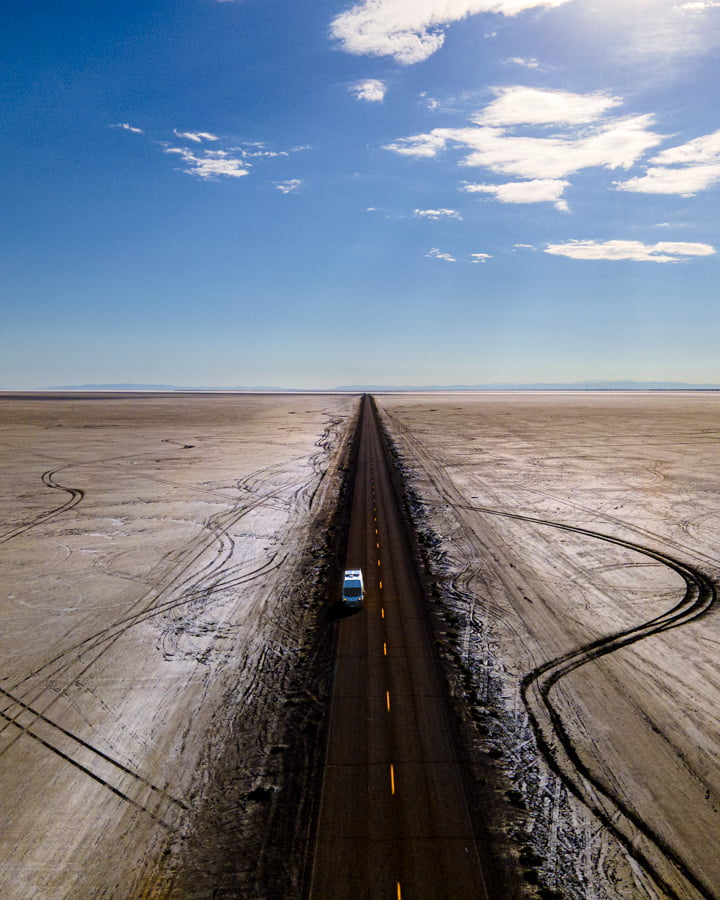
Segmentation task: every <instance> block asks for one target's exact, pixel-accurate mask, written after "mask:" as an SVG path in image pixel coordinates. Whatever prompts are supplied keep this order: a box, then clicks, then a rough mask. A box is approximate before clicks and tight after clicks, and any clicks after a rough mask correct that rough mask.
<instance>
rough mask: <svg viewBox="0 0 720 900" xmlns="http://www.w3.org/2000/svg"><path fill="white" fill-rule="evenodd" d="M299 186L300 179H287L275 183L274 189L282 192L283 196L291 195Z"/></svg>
mask: <svg viewBox="0 0 720 900" xmlns="http://www.w3.org/2000/svg"><path fill="white" fill-rule="evenodd" d="M301 184H302V179H301V178H288V179H287V180H286V181H276V182H275V188H276V190H278V191H282V193H283V194H292V192H293V191H296V190H297V189H298V188H299V187H300V185H301Z"/></svg>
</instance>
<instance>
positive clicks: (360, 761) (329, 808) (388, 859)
mask: <svg viewBox="0 0 720 900" xmlns="http://www.w3.org/2000/svg"><path fill="white" fill-rule="evenodd" d="M360 428H361V435H360V447H359V454H358V463H357V465H358V470H357V473H356V480H355V493H354V499H353V507H352V514H351V525H350V535H349V544H348V555H347V562H346V568H361V569H362V570H363V574H364V577H365V589H366V596H365V605H364V609H363V610H362V611H360V612H357V613H354V614H352V615H349V616H347V617H346V618H344V619H343V620H342V621H341V622H340V623H339V626H338V627H339V636H338V651H337V664H336V670H335V679H334V685H333V692H332V699H331V705H330V721H329V730H328V747H327V756H326V764H325V774H324V780H323V787H322V795H321V800H320V811H319V821H318V830H317V834H316V846H315V857H314V862H313V869H312V876H311V883H310V890H309V895H310V897H311V898H312V900H330V898H332V900H342V898H348V900H350V898H352V900H360V898H373V900H375V898H392V900H415V898H423V900H425V898H427V900H431V898H443V900H447V898H453V897H458V898H460V897H462V898H473V900H487V898H489V894H488V890H487V888H486V884H485V880H484V877H483V873H482V869H481V865H480V861H479V854H478V850H477V846H476V843H475V837H474V835H473V829H472V825H471V821H470V815H469V812H468V804H467V801H466V798H465V794H464V790H463V783H462V778H461V774H460V769H459V766H458V761H457V758H456V753H455V749H454V746H453V740H452V736H451V731H450V728H449V724H448V712H447V710H446V702H445V698H444V695H443V691H442V688H441V683H440V678H439V674H438V671H437V666H436V663H435V659H434V648H433V646H432V641H431V636H430V631H429V626H428V621H427V616H426V614H425V613H424V611H423V609H422V603H423V600H422V593H421V590H420V586H419V581H418V577H417V572H416V569H415V563H414V559H413V555H412V552H411V549H410V546H409V543H408V540H407V532H406V526H405V524H404V522H403V518H402V513H401V509H400V505H399V502H398V499H397V497H396V494H395V491H394V488H393V484H392V481H391V477H390V469H389V463H388V460H387V457H386V453H385V449H384V447H383V443H382V440H381V437H380V432H379V429H378V425H377V422H376V421H375V417H374V414H373V412H372V407H371V405H370V401H369V398H368V397H365V398H364V399H363V407H362V413H361V424H360Z"/></svg>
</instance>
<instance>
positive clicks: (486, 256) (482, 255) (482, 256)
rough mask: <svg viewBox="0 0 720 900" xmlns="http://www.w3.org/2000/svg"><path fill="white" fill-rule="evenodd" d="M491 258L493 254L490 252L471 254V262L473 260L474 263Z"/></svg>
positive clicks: (483, 261)
mask: <svg viewBox="0 0 720 900" xmlns="http://www.w3.org/2000/svg"><path fill="white" fill-rule="evenodd" d="M489 259H492V255H491V254H490V253H471V254H470V262H473V263H485V262H487V261H488V260H489Z"/></svg>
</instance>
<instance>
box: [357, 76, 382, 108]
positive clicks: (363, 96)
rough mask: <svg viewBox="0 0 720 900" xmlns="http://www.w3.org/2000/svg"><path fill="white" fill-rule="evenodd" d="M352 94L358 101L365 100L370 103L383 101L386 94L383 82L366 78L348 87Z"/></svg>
mask: <svg viewBox="0 0 720 900" xmlns="http://www.w3.org/2000/svg"><path fill="white" fill-rule="evenodd" d="M350 90H351V91H352V93H353V94H354V95H355V96H356V97H357V99H358V100H367V101H368V102H370V103H378V102H379V101H381V100H383V99H384V97H385V93H386V92H387V85H386V84H385V82H383V81H380V80H379V79H377V78H366V79H365V81H358V82H356V83H355V84H353V85H352V86H351V87H350Z"/></svg>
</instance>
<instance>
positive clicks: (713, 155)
mask: <svg viewBox="0 0 720 900" xmlns="http://www.w3.org/2000/svg"><path fill="white" fill-rule="evenodd" d="M718 161H720V131H714V132H713V133H712V134H706V135H703V136H702V137H699V138H695V139H694V140H692V141H688V142H687V143H686V144H680V145H679V146H677V147H670V148H669V149H668V150H663V151H661V152H660V153H658V154H657V155H656V156H654V157H653V158H652V159H651V160H650V162H654V163H658V165H661V166H672V165H689V164H690V163H708V162H718Z"/></svg>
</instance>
